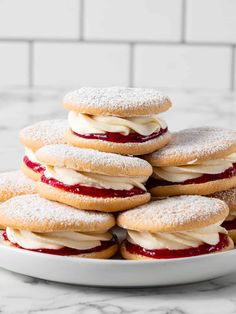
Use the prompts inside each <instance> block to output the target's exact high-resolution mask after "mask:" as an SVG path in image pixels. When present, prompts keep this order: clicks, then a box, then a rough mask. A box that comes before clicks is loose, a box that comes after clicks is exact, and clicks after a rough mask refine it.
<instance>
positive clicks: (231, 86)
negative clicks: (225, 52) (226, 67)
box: [230, 45, 236, 91]
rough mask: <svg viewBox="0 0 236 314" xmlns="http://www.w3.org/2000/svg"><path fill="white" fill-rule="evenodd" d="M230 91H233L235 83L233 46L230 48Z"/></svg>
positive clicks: (235, 68)
mask: <svg viewBox="0 0 236 314" xmlns="http://www.w3.org/2000/svg"><path fill="white" fill-rule="evenodd" d="M230 70H231V71H230V90H231V91H234V83H235V70H236V67H235V46H234V45H233V46H232V48H231V69H230Z"/></svg>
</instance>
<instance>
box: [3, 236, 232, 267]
mask: <svg viewBox="0 0 236 314" xmlns="http://www.w3.org/2000/svg"><path fill="white" fill-rule="evenodd" d="M2 249H3V250H6V251H15V252H17V253H19V254H23V255H28V256H33V257H36V256H38V257H39V258H40V259H44V258H46V259H51V260H57V259H61V260H63V259H65V260H69V261H70V262H71V263H82V264H83V263H87V264H114V265H118V264H119V265H122V264H123V265H136V266H137V265H145V264H148V265H150V264H159V265H160V264H175V263H176V262H182V263H188V262H191V261H198V260H201V259H206V258H209V259H214V258H216V256H218V257H221V256H225V255H234V254H236V248H234V249H232V250H228V251H224V252H214V253H209V254H202V255H198V256H190V257H179V258H171V259H153V260H125V259H124V260H123V259H112V258H110V259H98V258H84V257H83V258H76V257H75V256H61V255H53V254H45V253H41V252H33V251H30V250H25V249H19V248H16V247H14V246H10V245H5V244H4V243H2V242H0V251H1V250H2ZM45 255H46V256H45ZM0 264H1V262H0Z"/></svg>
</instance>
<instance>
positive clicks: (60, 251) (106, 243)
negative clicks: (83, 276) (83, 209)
mask: <svg viewBox="0 0 236 314" xmlns="http://www.w3.org/2000/svg"><path fill="white" fill-rule="evenodd" d="M2 236H3V239H4V241H9V239H8V237H7V233H6V231H4V232H3V233H2ZM116 241H117V239H116V237H115V236H113V238H112V239H111V240H110V241H101V245H99V246H96V247H94V248H92V249H88V250H76V249H72V248H69V247H63V248H61V249H58V250H54V249H37V250H31V249H25V248H23V247H21V246H20V245H18V244H17V243H12V242H11V241H9V242H10V243H11V244H12V245H13V246H15V247H17V248H19V249H23V250H26V251H32V252H39V253H45V254H53V255H61V256H68V255H79V254H86V253H93V252H101V251H103V250H106V249H108V248H109V247H111V246H112V245H114V244H116Z"/></svg>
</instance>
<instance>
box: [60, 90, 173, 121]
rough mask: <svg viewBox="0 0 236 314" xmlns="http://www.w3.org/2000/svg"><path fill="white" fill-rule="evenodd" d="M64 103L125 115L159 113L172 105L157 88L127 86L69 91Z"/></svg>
mask: <svg viewBox="0 0 236 314" xmlns="http://www.w3.org/2000/svg"><path fill="white" fill-rule="evenodd" d="M64 104H65V107H66V108H67V109H71V110H76V111H79V112H84V113H92V112H90V110H91V109H92V110H93V109H94V110H95V111H96V110H97V111H98V113H100V114H101V113H103V114H105V115H106V114H108V115H109V114H110V115H119V114H122V115H123V116H132V115H133V114H134V113H135V112H137V111H139V112H140V115H142V114H143V115H146V114H147V115H148V114H153V113H158V112H162V111H165V110H167V109H168V108H169V107H170V106H171V103H170V100H169V98H168V97H167V96H165V95H163V94H162V93H160V92H159V91H158V90H156V89H151V88H127V87H107V88H94V87H82V88H80V89H78V90H76V91H73V92H70V93H68V94H67V95H66V96H65V98H64ZM164 104H166V105H167V107H166V108H165V107H164V106H163V105H164ZM70 105H72V107H73V109H72V108H69V107H70ZM85 108H86V111H85Z"/></svg>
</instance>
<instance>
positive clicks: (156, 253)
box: [125, 233, 229, 259]
mask: <svg viewBox="0 0 236 314" xmlns="http://www.w3.org/2000/svg"><path fill="white" fill-rule="evenodd" d="M219 236H220V240H219V242H218V243H217V244H216V245H209V244H207V243H204V244H201V245H199V246H198V247H196V248H188V249H182V250H169V249H159V250H147V249H145V248H143V247H141V246H139V245H137V244H133V243H130V242H128V241H127V240H125V248H126V250H127V251H128V252H129V253H131V254H138V255H142V256H146V257H151V258H156V259H168V258H181V257H191V256H197V255H203V254H208V253H213V252H218V251H221V250H222V249H224V248H225V247H227V246H228V244H229V240H228V236H227V235H225V234H222V233H220V235H219Z"/></svg>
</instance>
